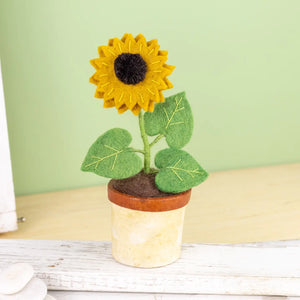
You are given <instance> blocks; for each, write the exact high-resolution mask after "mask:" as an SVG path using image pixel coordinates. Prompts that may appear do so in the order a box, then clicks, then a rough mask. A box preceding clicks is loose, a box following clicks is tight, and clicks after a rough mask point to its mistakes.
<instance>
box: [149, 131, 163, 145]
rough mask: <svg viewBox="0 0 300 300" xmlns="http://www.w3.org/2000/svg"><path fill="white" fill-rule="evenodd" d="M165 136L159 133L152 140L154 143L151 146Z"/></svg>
mask: <svg viewBox="0 0 300 300" xmlns="http://www.w3.org/2000/svg"><path fill="white" fill-rule="evenodd" d="M163 137H164V135H163V134H160V135H158V136H157V137H156V138H155V139H154V140H153V141H152V143H151V144H150V145H149V146H150V148H151V147H152V146H153V145H155V144H156V143H158V142H159V141H160V140H161V139H162V138H163Z"/></svg>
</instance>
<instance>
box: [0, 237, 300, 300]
mask: <svg viewBox="0 0 300 300" xmlns="http://www.w3.org/2000/svg"><path fill="white" fill-rule="evenodd" d="M16 262H28V263H30V264H32V265H33V266H34V269H35V271H36V275H37V276H38V277H39V278H41V279H43V280H45V282H46V283H47V285H48V289H50V290H58V291H98V292H115V293H120V292H123V293H124V292H126V293H149V294H153V293H158V294H168V293H172V294H185V295H186V294H199V295H201V294H211V295H215V294H220V295H222V294H224V295H270V296H271V295H277V296H278V295H283V296H300V241H288V242H271V243H262V244H260V243H258V244H244V245H229V244H228V245H214V244H184V245H183V249H182V257H181V258H180V259H179V260H178V261H177V262H176V263H174V264H171V265H169V266H166V267H162V268H156V269H137V268H132V267H127V266H124V265H121V264H119V263H117V262H115V261H114V260H113V259H112V257H111V244H110V242H95V241H90V242H88V241H55V240H51V241H43V240H5V239H2V240H0V269H2V268H3V267H5V266H6V265H8V264H10V263H16ZM66 299H68V298H66ZM74 299H76V298H74ZM91 299H92V298H91ZM166 299H167V298H166ZM200 299H201V298H200Z"/></svg>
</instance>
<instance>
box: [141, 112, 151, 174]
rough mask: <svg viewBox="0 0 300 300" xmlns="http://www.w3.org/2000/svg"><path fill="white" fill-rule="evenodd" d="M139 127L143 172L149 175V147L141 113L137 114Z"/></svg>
mask: <svg viewBox="0 0 300 300" xmlns="http://www.w3.org/2000/svg"><path fill="white" fill-rule="evenodd" d="M139 125H140V131H141V137H142V140H143V143H144V172H145V173H146V174H147V173H150V145H149V141H148V137H147V134H146V131H145V123H144V115H143V113H142V111H141V112H140V114H139Z"/></svg>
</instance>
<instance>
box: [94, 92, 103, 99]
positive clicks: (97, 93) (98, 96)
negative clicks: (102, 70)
mask: <svg viewBox="0 0 300 300" xmlns="http://www.w3.org/2000/svg"><path fill="white" fill-rule="evenodd" d="M94 97H95V98H99V99H102V98H103V97H104V92H100V91H97V90H96V93H95V95H94Z"/></svg>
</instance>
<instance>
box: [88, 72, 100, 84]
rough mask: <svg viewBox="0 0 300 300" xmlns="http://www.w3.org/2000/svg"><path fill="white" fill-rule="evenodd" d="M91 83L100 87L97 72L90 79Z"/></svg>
mask: <svg viewBox="0 0 300 300" xmlns="http://www.w3.org/2000/svg"><path fill="white" fill-rule="evenodd" d="M89 82H90V83H93V84H96V85H98V83H99V79H97V72H96V73H94V74H93V76H91V77H90V79H89Z"/></svg>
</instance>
